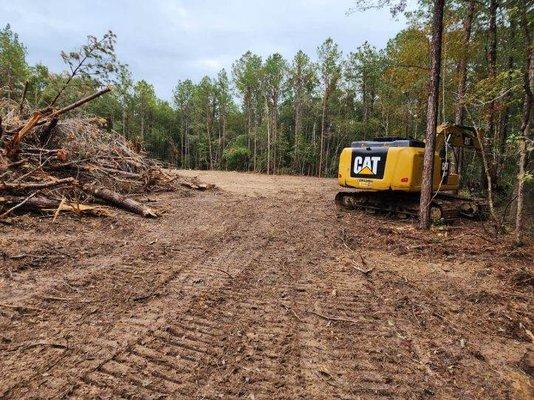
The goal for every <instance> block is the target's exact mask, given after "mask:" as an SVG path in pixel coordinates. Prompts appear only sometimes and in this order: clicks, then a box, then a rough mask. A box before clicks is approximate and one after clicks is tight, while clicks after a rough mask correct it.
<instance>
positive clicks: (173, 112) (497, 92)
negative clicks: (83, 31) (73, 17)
mask: <svg viewBox="0 0 534 400" xmlns="http://www.w3.org/2000/svg"><path fill="white" fill-rule="evenodd" d="M444 3H445V4H444V9H443V15H442V22H443V31H442V40H441V41H440V43H441V46H442V50H441V52H440V53H441V68H440V79H439V86H437V92H436V96H437V99H438V100H439V101H438V103H439V107H437V110H436V120H437V123H441V122H451V123H456V124H465V125H471V126H474V127H475V128H476V129H477V131H479V132H480V133H481V135H482V139H483V144H484V152H483V157H477V156H476V155H474V154H468V153H464V154H456V162H455V166H456V168H458V169H459V170H461V174H462V178H463V184H464V187H465V188H469V189H471V190H486V191H490V192H491V193H490V194H491V197H492V198H493V197H495V198H496V201H500V202H501V203H502V204H506V203H507V202H513V201H514V199H515V197H517V194H518V185H519V186H521V185H522V187H521V189H520V190H522V191H523V192H525V191H526V193H527V196H528V194H529V193H531V192H530V191H531V188H529V185H528V182H529V181H530V180H531V178H532V175H531V168H530V163H529V160H530V158H529V154H530V152H531V149H532V139H531V136H530V126H531V125H530V120H531V118H532V116H531V115H529V116H528V117H525V108H526V107H531V106H532V105H531V103H530V106H528V104H527V103H528V96H527V94H528V92H529V91H530V96H531V91H532V80H533V72H532V69H533V67H532V63H531V62H530V64H529V60H530V59H531V58H532V37H531V31H532V29H531V28H532V15H533V13H532V3H531V2H529V1H527V0H519V1H517V0H448V1H446V2H444ZM387 4H389V5H391V6H392V10H393V12H404V13H405V16H406V17H407V20H408V24H407V27H406V28H405V29H403V30H401V31H400V32H399V33H398V34H397V35H396V36H395V37H394V38H392V39H391V40H389V42H388V43H387V45H386V46H385V48H383V49H377V48H376V47H374V46H372V45H371V44H369V43H368V42H365V43H363V44H362V45H360V46H358V47H355V49H354V50H353V51H351V52H348V53H343V52H342V51H341V49H340V48H339V46H338V45H337V44H336V42H335V41H334V40H333V39H332V38H327V39H326V40H325V41H324V42H323V43H321V44H319V45H318V47H317V50H316V52H315V53H314V54H306V53H305V52H303V51H298V52H297V53H296V54H295V55H294V56H293V57H290V58H285V57H283V56H282V55H281V54H279V53H274V54H271V55H269V56H267V57H262V56H260V55H258V54H254V53H253V52H250V51H247V52H245V53H244V54H243V55H242V56H241V57H240V58H238V59H237V60H235V61H234V63H233V64H232V66H231V68H230V69H228V70H225V69H222V70H221V71H220V72H218V73H217V74H216V75H214V76H205V77H203V78H202V79H200V81H197V82H194V81H192V80H190V79H184V80H179V81H178V82H177V84H176V86H175V89H174V91H173V95H172V98H171V99H160V98H158V96H157V95H156V93H155V90H154V87H153V86H152V85H151V84H150V83H149V82H146V81H144V80H140V81H135V80H134V79H133V78H132V74H131V72H130V71H129V68H128V66H127V65H124V64H121V63H119V62H118V61H117V60H116V57H115V56H114V46H115V41H116V38H115V36H114V35H113V33H112V32H108V33H107V34H106V35H104V38H102V39H97V38H93V37H90V39H89V41H88V44H86V45H84V46H82V48H81V49H78V50H76V51H73V52H70V53H63V54H62V57H63V59H64V60H65V62H66V65H67V67H68V68H67V69H66V71H65V72H62V73H54V72H51V71H50V70H49V69H48V68H47V67H46V66H44V65H35V66H28V65H27V63H26V61H25V55H26V48H25V47H24V45H23V44H22V43H21V42H20V40H19V38H18V36H17V35H16V33H14V32H13V31H12V30H11V28H10V27H9V26H7V27H5V28H4V29H3V30H2V31H0V96H1V97H3V98H7V99H15V100H17V99H20V98H21V96H22V92H23V91H24V90H26V92H27V95H26V99H27V101H30V102H32V103H34V104H35V105H37V106H39V107H41V106H46V105H49V104H50V103H51V102H57V104H61V103H66V102H68V101H69V100H70V99H71V98H74V97H77V96H79V95H80V94H85V92H89V91H92V90H94V89H95V87H97V86H99V85H102V84H105V83H110V82H111V83H113V85H114V86H115V90H114V91H113V93H112V94H111V95H109V96H105V97H103V98H101V99H99V100H98V101H95V102H94V103H93V104H91V105H90V106H89V107H88V109H86V111H85V112H87V113H93V114H97V115H100V116H102V117H105V118H107V119H108V121H109V126H110V127H112V128H113V129H115V130H117V131H119V132H122V133H123V134H124V135H126V136H127V137H128V138H130V139H132V140H133V141H135V142H136V143H138V144H139V146H141V147H144V148H145V149H146V150H147V151H149V152H150V153H151V154H152V155H154V156H155V157H157V158H159V159H161V160H163V161H166V162H168V163H169V164H171V165H173V166H177V167H180V168H194V169H230V170H242V171H255V172H263V173H272V174H282V173H291V174H304V175H315V176H336V174H337V161H338V160H337V157H338V155H339V153H340V151H341V149H342V148H343V147H346V146H347V145H349V144H350V142H351V141H353V140H358V139H368V138H371V137H385V136H400V137H413V138H419V139H422V138H424V134H425V128H426V126H427V107H428V95H429V80H430V67H431V53H432V52H431V44H432V43H431V32H432V18H433V10H434V7H433V6H434V2H432V1H426V0H424V1H421V2H419V3H418V6H417V7H416V8H415V9H414V10H410V11H405V10H404V8H403V5H404V4H403V2H402V1H397V2H395V1H379V2H376V4H375V3H373V2H367V1H357V2H356V6H357V7H358V9H359V10H361V9H366V8H369V7H372V6H373V5H381V6H383V5H387ZM84 57H85V58H86V60H85V61H84V62H85V64H82V67H80V69H79V70H76V67H77V65H78V64H79V63H80V62H81V61H82V60H84ZM67 81H69V89H68V90H65V91H64V93H63V94H62V96H61V97H60V98H56V95H57V93H58V91H61V90H62V89H61V88H63V86H64V85H65V82H67ZM26 82H27V84H26V85H25V83H26ZM530 98H531V97H530ZM525 118H527V120H525ZM527 123H528V124H529V125H528V126H527V128H526V129H525V126H526V125H525V124H527ZM518 159H519V160H520V161H519V162H518ZM518 174H519V175H518ZM518 176H519V177H518ZM525 184H526V186H525Z"/></svg>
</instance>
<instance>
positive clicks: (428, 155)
mask: <svg viewBox="0 0 534 400" xmlns="http://www.w3.org/2000/svg"><path fill="white" fill-rule="evenodd" d="M444 7H445V0H436V2H435V3H434V12H433V17H432V40H431V48H430V51H431V62H432V65H431V68H430V87H429V93H428V106H427V118H426V143H425V154H424V161H423V177H422V182H421V199H420V210H419V227H420V228H421V229H428V228H429V227H430V203H431V202H432V181H433V177H434V151H435V147H436V125H437V116H438V101H439V80H440V73H441V45H442V36H443V11H444Z"/></svg>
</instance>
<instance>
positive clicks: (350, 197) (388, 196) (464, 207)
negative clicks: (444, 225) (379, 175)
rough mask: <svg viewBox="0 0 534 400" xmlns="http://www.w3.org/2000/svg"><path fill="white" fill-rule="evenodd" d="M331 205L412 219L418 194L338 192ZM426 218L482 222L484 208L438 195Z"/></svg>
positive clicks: (481, 204) (476, 202)
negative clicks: (467, 219) (463, 219)
mask: <svg viewBox="0 0 534 400" xmlns="http://www.w3.org/2000/svg"><path fill="white" fill-rule="evenodd" d="M335 201H336V204H337V205H338V206H339V207H340V208H342V209H347V210H365V211H368V212H373V213H381V214H388V215H395V216H398V217H400V218H416V217H417V216H418V215H419V193H404V192H393V191H391V192H365V191H342V192H339V193H338V194H337V195H336V199H335ZM430 216H431V220H432V221H433V222H434V223H436V222H447V221H452V220H455V219H459V218H469V219H484V218H485V216H486V204H485V202H484V201H483V200H481V199H468V198H465V197H461V196H455V195H452V194H448V193H438V194H437V195H435V196H434V198H433V199H432V203H431V204H430Z"/></svg>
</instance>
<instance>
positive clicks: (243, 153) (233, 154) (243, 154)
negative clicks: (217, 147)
mask: <svg viewBox="0 0 534 400" xmlns="http://www.w3.org/2000/svg"><path fill="white" fill-rule="evenodd" d="M250 156H251V153H250V150H249V149H247V148H246V147H245V146H237V147H229V148H227V149H225V150H224V153H223V160H224V163H225V166H226V168H227V169H230V170H235V171H246V169H247V166H248V164H249V161H250Z"/></svg>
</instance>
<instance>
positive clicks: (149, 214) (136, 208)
mask: <svg viewBox="0 0 534 400" xmlns="http://www.w3.org/2000/svg"><path fill="white" fill-rule="evenodd" d="M83 190H84V191H85V192H87V193H89V194H91V195H93V196H95V197H96V198H98V199H100V200H104V201H105V202H107V203H110V204H113V205H114V206H116V207H119V208H122V209H124V210H127V211H130V212H133V213H135V214H139V215H142V216H143V217H145V218H156V217H157V216H158V215H157V214H156V212H155V211H153V210H152V209H150V208H149V207H146V206H144V205H143V204H141V203H139V202H137V201H135V200H133V199H130V198H128V197H126V196H123V195H122V194H119V193H117V192H114V191H112V190H109V189H106V188H102V187H101V188H94V187H92V186H89V185H85V186H83Z"/></svg>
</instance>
